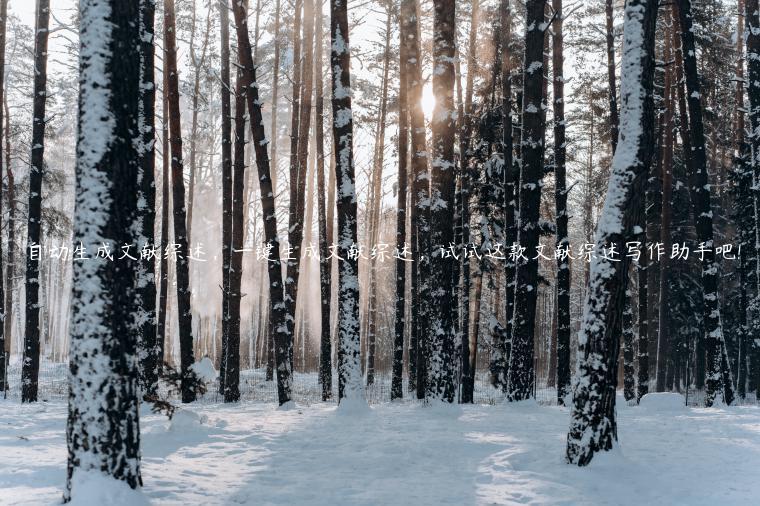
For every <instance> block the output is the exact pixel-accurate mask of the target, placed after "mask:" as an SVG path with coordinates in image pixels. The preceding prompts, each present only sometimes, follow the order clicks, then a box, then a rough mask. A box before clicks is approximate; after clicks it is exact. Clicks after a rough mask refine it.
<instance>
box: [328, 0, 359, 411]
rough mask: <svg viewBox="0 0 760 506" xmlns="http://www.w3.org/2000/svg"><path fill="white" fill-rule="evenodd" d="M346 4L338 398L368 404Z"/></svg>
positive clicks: (340, 85) (338, 83) (338, 36)
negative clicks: (361, 331) (361, 328)
mask: <svg viewBox="0 0 760 506" xmlns="http://www.w3.org/2000/svg"><path fill="white" fill-rule="evenodd" d="M346 4H347V0H330V40H331V42H332V43H331V50H330V65H331V67H332V111H333V121H332V123H333V146H334V148H333V152H334V153H335V155H334V156H335V177H336V179H337V190H338V193H337V206H338V255H339V257H340V258H341V260H340V261H339V262H338V398H339V402H344V401H350V402H355V401H358V402H364V386H363V384H362V368H361V353H360V342H359V262H358V257H357V255H356V254H355V251H354V252H352V251H351V249H352V248H354V250H355V249H356V248H357V236H356V186H355V178H354V154H353V136H354V132H353V116H352V112H351V53H350V49H349V42H348V8H347V5H346Z"/></svg>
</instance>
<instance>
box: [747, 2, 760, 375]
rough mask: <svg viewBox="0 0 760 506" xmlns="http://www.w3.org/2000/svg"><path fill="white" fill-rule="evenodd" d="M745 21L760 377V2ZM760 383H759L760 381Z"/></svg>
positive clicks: (753, 317)
mask: <svg viewBox="0 0 760 506" xmlns="http://www.w3.org/2000/svg"><path fill="white" fill-rule="evenodd" d="M745 23H746V32H745V33H746V38H747V97H748V98H749V119H750V126H751V129H750V135H748V140H749V145H750V168H751V172H752V201H753V208H754V209H753V210H754V216H753V218H754V222H755V237H754V238H753V239H754V241H753V242H754V250H755V265H754V269H753V270H754V277H755V290H756V292H755V297H754V298H753V300H752V302H751V311H750V313H749V314H750V324H749V327H750V331H751V332H752V336H753V338H754V339H753V340H752V342H753V348H754V353H753V355H754V357H755V361H756V362H758V363H757V364H755V365H754V367H753V368H754V369H756V372H755V374H756V378H757V380H760V372H758V371H760V254H758V251H760V2H758V0H746V3H745ZM758 385H760V383H759V384H758Z"/></svg>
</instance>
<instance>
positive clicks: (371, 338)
mask: <svg viewBox="0 0 760 506" xmlns="http://www.w3.org/2000/svg"><path fill="white" fill-rule="evenodd" d="M386 11H387V12H386V14H387V15H386V18H385V51H384V57H383V86H382V93H381V98H380V111H379V112H380V114H379V115H378V129H377V142H376V148H375V158H374V164H373V186H374V190H373V194H374V199H373V202H372V214H371V216H372V219H371V224H370V227H369V229H370V230H371V234H370V235H371V240H370V243H369V245H368V246H369V247H370V248H372V247H374V246H377V245H378V243H379V240H380V225H381V223H382V220H381V218H380V213H381V207H382V206H381V202H382V200H383V165H384V163H385V123H386V118H387V109H388V74H389V71H390V51H391V49H390V46H391V15H392V13H393V10H392V9H391V7H390V5H388V6H387V7H386ZM376 270H377V257H376V256H372V257H371V258H370V261H369V304H368V307H367V309H368V311H367V312H368V322H369V325H368V326H367V352H368V353H367V385H371V384H372V383H374V382H375V348H376V340H377V335H376V334H377V276H376Z"/></svg>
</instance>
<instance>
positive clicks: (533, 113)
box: [507, 0, 546, 401]
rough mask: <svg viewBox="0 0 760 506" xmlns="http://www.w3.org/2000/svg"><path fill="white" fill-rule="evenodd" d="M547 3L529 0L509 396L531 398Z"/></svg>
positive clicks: (543, 129) (512, 399)
mask: <svg viewBox="0 0 760 506" xmlns="http://www.w3.org/2000/svg"><path fill="white" fill-rule="evenodd" d="M544 4H545V2H544V1H540V0H529V1H528V2H526V9H527V14H526V16H527V17H526V23H527V29H526V32H525V60H524V76H523V105H522V110H523V126H522V141H521V146H522V171H521V174H520V204H519V209H520V212H519V223H520V227H519V229H518V232H517V234H518V242H519V243H520V248H525V250H524V251H525V252H526V256H527V258H528V259H527V260H522V261H521V262H520V263H518V265H517V273H516V278H515V283H516V284H515V312H514V323H513V325H514V326H513V329H512V349H511V352H510V355H509V384H508V386H507V398H508V399H509V400H510V401H520V400H524V399H528V398H530V397H532V396H533V380H534V375H535V371H534V370H533V339H534V336H533V333H534V330H535V321H536V297H537V294H538V259H537V257H536V251H537V246H538V241H539V233H540V231H539V226H538V221H539V207H540V203H541V181H542V179H543V173H544V133H545V130H546V115H545V109H544V105H545V104H544V96H543V88H544V80H545V78H544V64H543V61H544V37H545V36H546V26H545V22H544V21H545V13H544Z"/></svg>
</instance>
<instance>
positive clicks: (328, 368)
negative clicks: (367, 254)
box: [314, 8, 332, 401]
mask: <svg viewBox="0 0 760 506" xmlns="http://www.w3.org/2000/svg"><path fill="white" fill-rule="evenodd" d="M322 23H323V16H322V10H321V9H320V8H317V9H315V18H314V24H315V37H314V40H315V43H316V51H315V53H314V90H315V98H314V128H315V132H314V142H315V143H316V149H317V213H318V214H319V216H318V222H319V290H320V296H321V310H322V311H321V318H322V325H321V327H322V328H321V333H320V341H319V383H320V384H321V385H322V400H323V401H327V400H330V399H331V398H332V363H331V360H330V359H331V352H332V347H331V343H330V306H331V304H330V302H331V301H330V299H331V293H332V273H331V270H330V266H331V264H332V260H331V259H330V258H329V256H330V255H329V249H328V247H327V246H328V241H329V240H331V238H330V237H328V235H327V213H326V209H325V134H324V132H325V125H324V121H325V106H324V103H325V98H324V81H323V76H322V57H323V48H324V42H323V36H324V35H323V30H322V26H323V25H322Z"/></svg>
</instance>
